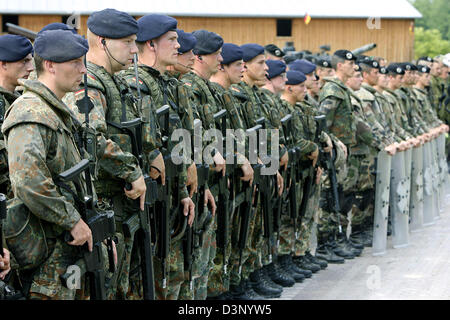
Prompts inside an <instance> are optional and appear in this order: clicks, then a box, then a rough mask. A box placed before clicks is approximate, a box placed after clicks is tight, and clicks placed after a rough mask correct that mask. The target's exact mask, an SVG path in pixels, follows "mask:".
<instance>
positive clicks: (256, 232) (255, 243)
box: [241, 201, 267, 279]
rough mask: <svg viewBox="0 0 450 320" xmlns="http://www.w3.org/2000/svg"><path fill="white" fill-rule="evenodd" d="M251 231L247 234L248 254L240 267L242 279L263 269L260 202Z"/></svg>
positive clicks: (263, 243)
mask: <svg viewBox="0 0 450 320" xmlns="http://www.w3.org/2000/svg"><path fill="white" fill-rule="evenodd" d="M251 231H252V232H251V233H250V234H249V238H250V246H249V251H250V254H249V257H248V259H247V260H246V261H245V263H244V265H243V267H242V275H241V278H242V279H248V277H249V276H250V273H252V272H253V271H255V270H257V269H260V268H262V267H263V264H262V256H263V251H264V247H265V241H264V238H263V232H264V230H263V212H262V207H261V202H260V201H258V206H257V207H256V215H255V220H254V225H253V229H252V230H251ZM266 246H267V244H266Z"/></svg>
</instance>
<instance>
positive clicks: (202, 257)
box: [179, 217, 217, 300]
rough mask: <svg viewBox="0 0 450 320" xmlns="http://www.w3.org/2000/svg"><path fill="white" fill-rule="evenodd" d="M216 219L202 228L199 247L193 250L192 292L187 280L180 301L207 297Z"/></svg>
mask: <svg viewBox="0 0 450 320" xmlns="http://www.w3.org/2000/svg"><path fill="white" fill-rule="evenodd" d="M216 229H217V218H216V217H214V218H212V219H211V220H210V221H209V222H207V224H206V225H205V227H204V231H203V233H202V237H201V240H200V247H199V248H197V249H195V250H194V258H193V266H192V278H193V292H192V290H191V289H190V284H189V280H188V279H185V281H184V282H183V283H182V285H181V289H180V296H179V299H180V300H205V299H206V297H207V289H208V287H207V286H208V278H209V272H210V270H211V268H212V265H213V260H214V258H215V256H216V250H217V245H216Z"/></svg>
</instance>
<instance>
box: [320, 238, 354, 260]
mask: <svg viewBox="0 0 450 320" xmlns="http://www.w3.org/2000/svg"><path fill="white" fill-rule="evenodd" d="M327 244H328V246H329V247H330V248H331V250H333V252H334V253H336V254H337V255H338V256H340V257H342V258H344V259H354V258H355V255H354V254H353V252H352V251H351V250H350V249H349V248H348V247H347V242H345V241H341V242H337V241H336V240H335V237H330V239H329V240H328V243H327Z"/></svg>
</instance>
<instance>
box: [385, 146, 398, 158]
mask: <svg viewBox="0 0 450 320" xmlns="http://www.w3.org/2000/svg"><path fill="white" fill-rule="evenodd" d="M384 151H386V152H387V154H388V155H390V156H393V155H394V154H395V152H396V151H397V146H396V145H395V144H390V145H388V146H387V147H386V148H384Z"/></svg>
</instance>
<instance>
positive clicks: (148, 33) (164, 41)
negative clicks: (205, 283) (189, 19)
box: [121, 14, 197, 300]
mask: <svg viewBox="0 0 450 320" xmlns="http://www.w3.org/2000/svg"><path fill="white" fill-rule="evenodd" d="M138 26H139V32H138V34H137V40H136V42H137V46H138V49H139V65H138V76H139V91H140V93H141V95H142V96H143V98H149V99H150V100H151V102H152V106H151V108H152V110H151V111H150V112H151V113H155V112H156V110H157V109H159V108H160V107H162V106H163V105H169V106H170V107H171V108H170V111H169V114H170V116H169V117H170V118H169V132H167V133H165V134H167V135H168V137H171V135H172V133H173V131H174V130H175V129H181V128H184V129H187V130H189V131H190V132H192V131H193V116H192V111H191V107H190V105H189V100H188V95H187V93H186V88H185V87H183V86H182V85H181V83H180V82H179V81H178V80H176V79H175V78H172V77H171V76H169V75H168V74H166V69H167V67H168V66H173V65H175V64H176V63H177V59H178V48H179V44H178V42H177V37H178V35H177V33H176V26H177V21H176V20H175V19H174V18H172V17H169V16H165V15H158V14H151V15H147V16H144V17H142V18H140V19H139V20H138ZM121 75H122V76H123V77H124V79H125V80H126V81H127V83H128V85H129V86H130V87H131V88H132V89H133V91H134V92H136V91H137V90H138V88H137V80H136V74H135V70H134V68H133V67H130V68H129V69H128V70H126V71H123V72H121ZM157 124H159V123H157ZM158 140H159V139H158ZM157 145H158V147H159V148H160V147H161V141H158V142H157ZM173 147H174V145H173V144H171V143H169V150H167V151H168V152H171V151H172V148H173ZM149 160H150V161H152V157H150V159H149ZM185 160H187V162H189V166H187V165H186V166H185V165H184V164H183V165H182V168H181V172H179V173H178V174H177V176H176V177H175V178H176V179H177V184H176V185H174V189H173V190H170V191H171V193H172V194H173V195H175V194H178V199H175V198H173V199H172V197H171V199H170V200H169V201H170V205H171V206H173V207H171V210H172V211H173V212H172V215H176V214H178V211H177V210H173V209H174V207H175V208H177V202H178V201H179V203H180V204H181V206H182V208H181V209H180V210H182V212H183V214H185V215H187V214H188V212H189V214H190V217H189V222H190V224H192V221H193V214H194V203H193V202H192V199H191V198H190V195H189V193H188V190H187V186H190V187H191V190H192V192H193V191H194V190H195V189H196V188H197V186H196V184H197V179H196V178H197V172H196V167H195V164H193V163H192V161H191V159H185ZM168 161H171V160H168ZM187 168H189V169H187ZM189 178H190V179H189ZM164 179H165V178H164ZM172 179H173V178H172ZM172 218H173V217H171V219H172ZM175 227H176V226H171V228H175ZM182 244H183V242H182V239H180V240H176V241H171V243H170V248H169V257H168V266H167V268H168V275H167V277H168V280H167V283H168V284H167V285H166V287H164V283H163V281H164V279H165V275H163V272H165V271H163V270H162V269H161V266H162V261H161V260H160V259H159V258H158V257H154V259H153V260H154V265H155V291H156V296H157V299H159V300H166V299H167V300H177V299H178V296H179V293H180V288H181V285H182V283H183V282H184V260H183V252H182Z"/></svg>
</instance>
